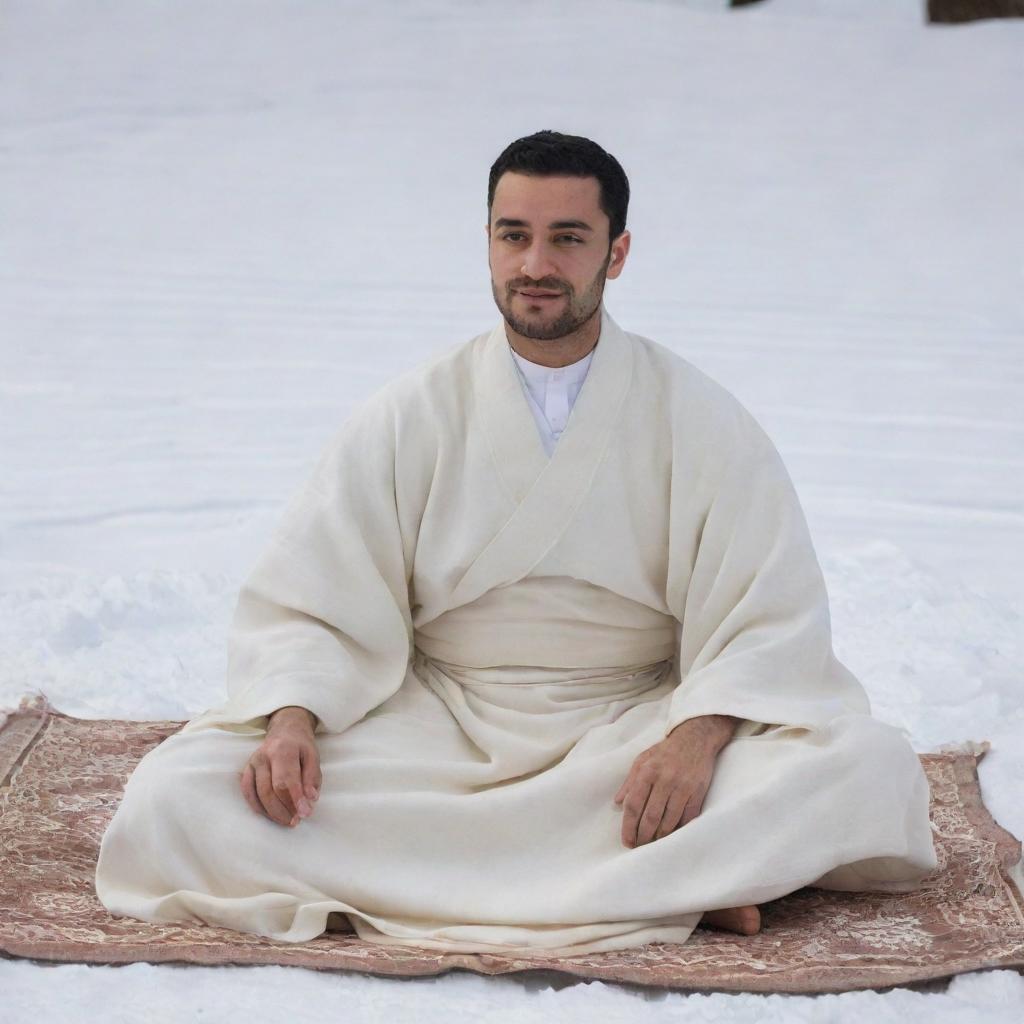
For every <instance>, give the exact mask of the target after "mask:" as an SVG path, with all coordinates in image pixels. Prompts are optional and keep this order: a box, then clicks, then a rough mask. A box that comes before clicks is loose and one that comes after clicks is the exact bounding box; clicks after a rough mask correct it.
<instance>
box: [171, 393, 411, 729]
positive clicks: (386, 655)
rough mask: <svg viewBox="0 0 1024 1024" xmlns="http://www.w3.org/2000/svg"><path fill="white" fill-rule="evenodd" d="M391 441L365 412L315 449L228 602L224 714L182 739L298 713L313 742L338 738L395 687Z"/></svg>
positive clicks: (403, 578)
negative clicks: (306, 713) (310, 723)
mask: <svg viewBox="0 0 1024 1024" xmlns="http://www.w3.org/2000/svg"><path fill="white" fill-rule="evenodd" d="M395 433H396V432H395V425H394V417H393V414H392V413H391V411H390V410H389V408H388V406H387V404H386V403H382V402H380V401H375V402H372V404H369V405H364V406H363V407H362V408H361V409H360V410H358V411H357V412H356V413H355V414H354V415H353V416H352V417H351V418H350V419H349V420H348V421H347V422H346V423H345V425H344V426H343V427H342V428H341V429H340V430H339V431H338V432H337V433H336V434H335V436H334V437H333V438H332V440H331V442H330V443H329V444H328V445H327V446H326V448H325V450H324V451H323V452H322V454H321V456H320V458H319V461H318V463H317V465H316V467H315V469H314V471H313V473H312V475H311V477H310V478H309V479H308V480H307V481H306V483H305V485H304V486H303V487H302V488H301V489H300V490H299V491H298V493H296V494H295V495H294V497H293V498H292V499H291V501H290V502H289V503H288V505H287V506H286V508H285V511H284V513H283V516H282V519H281V521H280V523H279V525H278V527H277V529H276V531H275V532H274V534H273V536H272V538H271V540H270V543H269V544H268V545H267V547H266V549H265V550H264V551H263V552H262V554H261V556H260V557H259V559H258V561H257V564H256V566H255V568H254V569H253V570H252V572H251V573H250V575H249V576H248V578H247V579H246V580H245V582H244V584H243V586H242V588H241V591H240V593H239V597H238V603H237V606H236V609H235V613H234V617H233V620H232V624H231V629H230V633H229V636H228V670H227V691H228V696H229V699H228V702H227V704H225V705H223V706H222V707H219V708H214V709H211V710H210V711H208V712H206V713H205V714H204V715H202V716H201V717H200V718H199V719H197V720H193V721H192V722H190V723H189V724H188V725H187V726H186V728H203V727H206V726H209V725H217V726H221V727H228V728H230V727H232V726H233V725H234V726H244V727H247V728H257V729H265V728H266V725H267V720H266V717H265V716H267V715H269V714H270V713H271V712H273V711H275V710H277V709H278V708H280V707H284V706H286V705H298V706H300V707H304V708H307V709H308V710H310V711H312V712H313V713H314V714H315V715H316V716H317V719H318V722H317V725H316V732H317V733H323V732H332V733H337V732H343V731H344V730H345V729H347V728H348V727H349V726H351V725H354V724H355V723H356V722H357V721H359V719H361V718H362V717H363V716H364V715H365V714H366V713H367V712H368V711H370V710H372V709H373V708H375V707H377V706H379V705H380V704H382V703H383V702H384V701H385V700H387V698H388V697H390V696H391V695H392V694H393V693H394V692H395V691H396V690H397V689H398V688H399V687H400V686H401V683H402V680H403V679H404V677H405V673H406V670H407V667H408V664H409V655H410V650H411V644H412V639H411V638H412V620H411V615H410V609H409V590H408V578H409V576H408V572H407V564H406V560H407V546H406V545H404V544H403V538H402V531H401V528H400V523H399V517H398V512H397V507H396V504H397V503H396V485H395V483H396V482H395V477H396V459H395V448H396V444H395Z"/></svg>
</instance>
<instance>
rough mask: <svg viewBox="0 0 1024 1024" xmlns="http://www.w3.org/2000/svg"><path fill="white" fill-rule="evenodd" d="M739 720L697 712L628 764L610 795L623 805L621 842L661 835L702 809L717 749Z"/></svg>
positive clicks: (634, 843)
mask: <svg viewBox="0 0 1024 1024" xmlns="http://www.w3.org/2000/svg"><path fill="white" fill-rule="evenodd" d="M738 722H739V719H738V718H733V717H731V716H729V715H702V716H700V717H698V718H690V719H687V720H686V721H685V722H683V723H682V724H681V725H678V726H676V728H675V729H673V730H672V731H671V732H670V733H669V734H668V736H666V737H665V739H663V740H661V741H660V742H659V743H655V744H654V746H653V747H648V748H647V749H646V750H645V751H643V753H641V754H640V755H639V756H638V757H637V759H636V760H635V761H634V762H633V766H632V768H630V770H629V775H628V776H627V777H626V781H625V782H624V783H623V784H622V785H621V786H620V787H619V791H618V793H616V794H615V802H616V803H617V804H618V803H622V802H623V801H625V803H624V804H623V808H622V842H623V845H625V846H642V845H643V844H644V843H649V842H651V841H653V840H655V839H661V838H662V837H663V836H667V835H668V834H669V833H670V832H673V831H675V829H676V828H677V827H679V826H680V825H685V824H687V823H688V822H690V821H693V819H694V818H696V817H697V815H698V814H700V812H701V808H702V807H703V805H704V797H705V796H706V795H707V791H708V789H709V788H710V786H711V776H712V773H713V771H714V767H715V758H716V757H717V756H718V752H719V751H720V750H721V749H722V747H724V746H725V745H726V743H728V742H729V739H730V738H731V737H732V734H733V731H734V730H735V728H736V725H737V723H738Z"/></svg>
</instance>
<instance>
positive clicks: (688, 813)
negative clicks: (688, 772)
mask: <svg viewBox="0 0 1024 1024" xmlns="http://www.w3.org/2000/svg"><path fill="white" fill-rule="evenodd" d="M703 807H704V793H702V792H698V793H694V795H693V796H692V797H690V799H689V800H688V801H687V803H686V810H685V811H683V824H684V825H689V823H690V822H691V821H693V819H694V818H696V817H697V816H698V815H699V814H700V812H701V810H703Z"/></svg>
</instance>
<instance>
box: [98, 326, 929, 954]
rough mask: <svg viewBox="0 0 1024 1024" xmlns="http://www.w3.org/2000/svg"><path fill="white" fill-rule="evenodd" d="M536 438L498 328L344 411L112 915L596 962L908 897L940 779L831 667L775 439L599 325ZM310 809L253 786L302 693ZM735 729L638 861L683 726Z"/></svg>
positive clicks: (183, 735)
mask: <svg viewBox="0 0 1024 1024" xmlns="http://www.w3.org/2000/svg"><path fill="white" fill-rule="evenodd" d="M601 317H602V319H601V333H600V338H599V341H598V344H597V347H596V348H595V350H594V357H593V361H592V363H591V366H590V370H589V373H588V375H587V378H586V380H585V381H584V384H583V388H582V390H581V391H580V394H579V397H578V398H577V400H576V404H575V406H574V407H573V411H572V414H571V416H570V419H569V422H568V425H567V427H566V430H565V433H564V434H563V435H562V437H561V439H560V441H559V443H558V445H557V446H556V448H555V451H554V454H553V455H552V457H551V458H550V460H549V459H548V458H547V456H546V455H545V453H544V451H543V448H542V445H541V441H540V437H539V435H538V432H537V428H536V425H535V424H534V422H533V419H532V417H531V414H530V411H529V408H528V406H527V401H526V399H525V396H524V392H523V389H522V387H521V384H520V381H519V379H518V377H517V373H516V369H515V367H514V365H513V359H512V356H511V350H510V348H509V345H508V341H507V338H506V335H505V331H504V323H503V322H502V323H499V325H498V326H497V327H496V328H495V329H494V330H493V331H490V332H489V333H485V334H482V335H480V336H479V337H477V338H474V339H472V340H471V341H470V342H468V343H465V344H462V345H460V346H458V347H457V348H454V349H452V350H450V351H448V352H447V353H445V354H444V355H442V356H440V357H438V358H435V359H434V360H433V361H431V362H430V363H428V364H427V365H426V366H423V367H421V368H418V369H416V370H414V371H411V372H409V373H406V374H405V375H404V376H402V377H400V378H398V379H397V380H395V381H394V382H392V383H391V384H389V385H388V386H386V387H385V388H383V389H382V390H381V391H379V392H378V393H377V394H375V395H374V396H373V397H372V398H370V399H369V400H368V401H366V402H365V403H363V405H362V406H361V407H359V408H358V409H357V410H356V411H355V413H353V414H352V415H351V416H350V418H349V419H348V420H347V422H346V423H345V424H344V426H343V427H342V428H341V429H340V430H339V431H338V432H337V434H336V436H335V437H334V438H333V439H332V440H331V442H330V444H329V445H328V446H327V447H326V449H325V451H324V452H323V454H322V457H321V458H320V460H319V463H318V465H317V467H316V469H315V471H314V473H313V474H312V477H311V478H310V479H309V481H308V482H307V484H306V485H305V486H304V487H303V488H302V489H301V491H300V492H299V493H298V494H297V495H296V496H295V497H294V498H293V500H292V501H291V502H290V504H289V505H288V506H287V508H286V510H285V512H284V515H283V519H282V521H281V523H280V525H279V527H278V529H277V531H276V533H275V535H274V537H273V539H272V542H271V543H270V545H269V547H268V548H267V549H266V550H265V552H264V553H263V554H262V556H261V558H260V559H259V561H258V563H257V565H256V566H255V568H254V570H253V571H252V573H251V575H250V576H249V578H248V579H247V580H246V582H245V584H244V586H243V588H242V590H241V593H240V596H239V601H238V606H237V609H236V612H235V618H234V621H233V624H232V630H231V634H230V637H229V670H228V680H227V682H228V700H227V702H226V703H224V704H223V705H221V706H219V707H215V708H211V709H210V710H209V711H207V712H205V713H203V714H201V715H199V716H198V717H197V718H195V719H193V720H191V721H190V722H189V723H187V724H186V725H185V727H184V728H183V729H182V730H181V731H180V732H179V733H177V734H175V735H173V736H171V737H169V738H168V739H167V740H166V741H165V742H163V743H162V744H160V745H159V746H158V747H156V748H154V749H153V750H152V751H151V752H150V753H149V754H147V755H146V757H145V758H143V759H142V761H141V762H140V763H139V765H138V767H137V769H136V771H135V772H134V774H133V775H132V777H131V778H130V780H129V782H128V785H127V787H126V790H125V793H124V797H123V800H122V803H121V805H120V806H119V808H118V810H117V813H116V814H115V816H114V818H113V820H112V822H111V824H110V826H109V828H108V830H107V832H106V834H105V835H104V837H103V842H102V846H101V851H100V857H99V861H98V864H97V871H96V890H97V894H98V895H99V898H100V899H101V901H102V902H103V903H104V904H105V906H106V907H107V908H108V909H109V910H110V911H112V912H114V913H117V914H124V915H129V916H133V917H138V918H142V919H144V920H147V921H154V922H174V921H204V922H209V923H212V924H217V925H222V926H225V927H228V928H233V929H236V930H240V931H246V932H253V933H258V934H262V935H266V936H270V937H273V938H276V939H281V940H285V941H290V942H301V941H304V940H307V939H310V938H313V937H315V936H317V935H318V934H320V933H321V932H322V931H324V929H325V927H326V926H327V924H328V920H327V919H328V914H330V913H332V912H339V913H340V914H344V915H347V916H348V918H349V920H350V922H351V924H352V926H353V927H354V928H355V930H356V932H357V934H358V935H360V936H361V937H363V938H367V939H372V940H374V941H377V942H387V943H408V944H412V945H415V946H420V947H427V948H434V949H445V950H451V951H488V950H490V951H505V952H508V951H510V950H512V951H520V952H527V953H528V952H531V951H533V952H536V951H537V950H538V949H544V950H547V951H558V952H561V953H562V954H568V955H571V954H573V953H587V952H592V951H598V950H608V949H618V948H623V947H627V946H635V945H640V944H643V943H645V942H648V941H670V942H681V941H684V940H685V939H686V938H687V937H688V936H689V934H690V932H691V931H692V929H693V927H694V926H695V925H696V923H697V921H698V920H699V917H700V915H701V913H702V912H703V911H705V910H709V909H713V908H719V907H729V906H737V905H742V904H750V903H762V902H764V901H766V900H770V899H773V898H776V897H778V896H781V895H784V894H785V893H788V892H791V891H793V890H795V889H797V888H799V887H801V886H803V885H807V884H817V885H819V886H822V887H827V888H838V889H890V890H904V889H910V888H913V887H914V886H915V885H916V884H918V882H919V881H920V880H921V878H922V877H923V876H924V875H925V874H927V873H928V872H929V871H931V870H932V869H933V868H934V867H935V865H936V861H935V854H934V849H933V845H932V838H931V831H930V826H929V820H928V791H927V782H926V780H925V777H924V775H923V773H922V771H921V767H920V764H919V762H918V759H917V757H916V755H915V754H914V752H913V750H912V749H911V747H910V745H909V744H908V743H907V741H906V740H905V739H904V738H903V736H902V735H901V733H900V732H899V731H898V730H897V729H895V728H893V727H891V726H889V725H886V724H883V723H881V722H879V721H878V720H876V719H874V718H873V717H871V715H870V712H869V706H868V701H867V698H866V695H865V693H864V690H863V689H862V687H861V686H860V684H859V682H858V681H857V680H856V679H855V678H854V676H853V675H852V674H851V673H850V672H849V671H847V669H846V668H844V667H843V665H842V664H841V663H840V662H838V661H837V659H836V657H835V655H834V653H833V650H832V641H831V633H830V622H829V612H828V600H827V596H826V591H825V586H824V582H823V578H822V574H821V571H820V568H819V565H818V562H817V559H816V557H815V554H814V551H813V549H812V545H811V540H810V537H809V534H808V530H807V526H806V523H805V520H804V517H803V513H802V511H801V508H800V505H799V502H798V500H797V497H796V494H795V492H794V489H793V486H792V484H791V481H790V479H789V476H788V474H787V472H786V470H785V468H784V467H783V465H782V462H781V460H780V457H779V455H778V453H777V451H776V449H775V448H774V446H773V445H772V443H771V442H770V440H769V439H768V438H767V436H766V435H765V434H764V432H763V431H762V430H761V428H760V427H759V426H758V424H757V423H756V422H755V420H754V419H753V418H752V417H751V416H750V414H749V413H748V412H747V411H746V410H745V409H744V408H743V407H742V406H741V405H740V404H739V402H737V400H736V399H735V398H733V397H732V396H731V395H729V394H728V393H727V392H726V391H725V390H724V389H723V388H721V387H720V386H719V385H717V384H716V383H714V382H713V381H712V380H710V379H709V378H708V377H706V376H705V375H704V374H702V373H701V372H700V371H698V370H697V369H696V368H695V367H693V366H692V365H691V364H690V363H688V362H687V361H685V360H684V359H682V358H680V357H679V356H677V355H675V354H674V353H672V352H671V351H670V350H669V349H667V348H664V347H662V346H660V345H658V344H656V343H655V342H653V341H651V340H649V339H646V338H643V337H640V336H638V335H635V334H630V333H628V332H625V331H623V330H622V329H620V328H619V327H618V325H617V324H616V323H615V322H614V321H613V320H612V318H611V317H610V316H609V314H608V313H607V311H606V310H604V309H602V311H601ZM291 704H295V705H300V706H303V707H306V708H309V709H310V710H311V711H313V712H314V713H315V714H316V715H317V716H318V718H319V722H318V725H317V728H316V735H317V744H318V749H319V752H320V757H321V768H322V772H323V784H322V795H321V798H320V800H319V802H318V803H317V804H316V805H315V809H314V811H313V814H312V816H311V817H309V818H308V819H306V820H304V821H302V822H301V823H300V824H299V825H298V826H297V827H296V828H294V829H288V828H285V827H282V826H281V825H278V824H275V823H274V822H272V821H270V820H269V819H267V818H265V817H262V816H260V815H258V814H256V813H255V812H254V811H253V810H252V809H250V807H249V806H248V805H247V804H246V803H245V801H244V800H243V798H242V795H241V791H240V786H239V778H240V774H241V771H242V769H243V767H244V766H245V764H246V762H247V761H248V759H249V757H250V755H251V754H252V753H253V751H254V750H255V749H256V748H257V747H258V746H259V744H260V743H261V742H262V740H263V737H264V732H265V728H266V724H267V719H266V716H267V715H268V714H269V713H271V712H272V711H274V710H275V709H277V708H279V707H282V706H284V705H291ZM716 713H718V714H728V715H735V716H737V717H739V718H741V719H743V722H742V723H741V725H740V727H739V728H738V730H737V734H736V737H735V738H734V739H733V740H732V742H730V743H729V744H728V745H727V746H726V747H725V748H724V750H723V751H722V752H721V754H720V755H719V757H718V760H717V763H716V767H715V773H714V777H713V781H712V784H711V788H710V790H709V791H708V794H707V797H706V800H705V802H704V807H703V811H702V813H701V814H700V815H699V816H698V817H697V818H696V819H695V820H694V821H692V822H690V823H689V824H687V825H685V826H683V827H682V828H678V829H677V830H676V831H674V832H672V833H670V834H669V835H667V836H664V837H663V838H661V839H657V840H655V841H653V842H650V843H647V844H644V845H642V846H639V847H636V848H628V847H626V846H624V845H623V843H622V840H621V814H622V811H621V808H620V806H619V805H616V804H615V803H614V801H613V797H614V794H615V793H616V792H617V790H618V788H619V787H620V785H621V784H622V782H623V780H624V779H625V778H626V776H627V774H628V772H629V769H630V766H631V765H632V763H633V761H634V759H635V758H636V757H637V755H639V754H640V753H641V752H642V751H643V750H645V749H646V748H648V747H650V746H652V745H653V744H654V743H656V742H658V741H659V740H661V739H662V738H663V737H664V736H665V735H666V734H667V733H668V732H669V731H671V729H672V728H674V727H675V726H676V725H678V724H679V723H681V722H683V721H684V720H686V719H688V718H692V717H695V716H698V715H705V714H716Z"/></svg>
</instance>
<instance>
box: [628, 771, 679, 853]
mask: <svg viewBox="0 0 1024 1024" xmlns="http://www.w3.org/2000/svg"><path fill="white" fill-rule="evenodd" d="M671 792H672V789H671V787H670V786H669V785H668V783H664V782H658V783H656V784H655V786H654V787H653V788H652V789H651V795H650V796H649V797H648V798H647V804H646V806H645V807H644V813H643V814H642V815H641V816H640V823H639V825H637V829H636V844H637V846H642V845H643V844H644V843H649V842H650V841H651V840H652V839H653V838H654V833H655V832H656V831H657V829H658V826H659V825H660V824H661V816H662V814H663V813H664V811H665V805H666V804H667V803H668V798H669V795H670V794H671Z"/></svg>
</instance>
